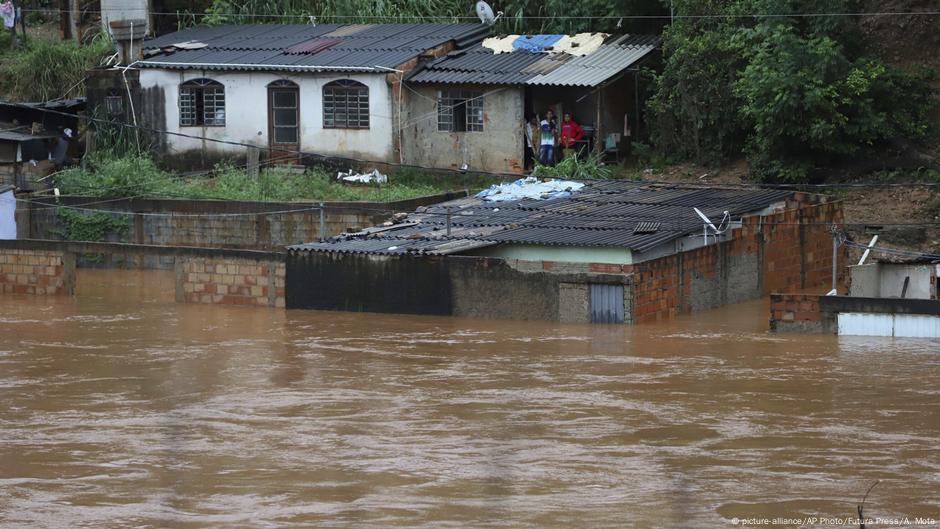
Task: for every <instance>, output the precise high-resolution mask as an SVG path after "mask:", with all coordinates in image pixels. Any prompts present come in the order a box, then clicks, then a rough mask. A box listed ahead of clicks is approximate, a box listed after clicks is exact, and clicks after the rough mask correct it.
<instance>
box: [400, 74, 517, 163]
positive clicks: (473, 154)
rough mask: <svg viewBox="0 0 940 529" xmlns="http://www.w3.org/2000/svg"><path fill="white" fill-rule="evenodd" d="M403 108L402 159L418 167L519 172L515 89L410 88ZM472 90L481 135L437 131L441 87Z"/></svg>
mask: <svg viewBox="0 0 940 529" xmlns="http://www.w3.org/2000/svg"><path fill="white" fill-rule="evenodd" d="M411 88H412V90H409V91H408V92H409V93H408V97H407V100H406V104H405V108H404V118H405V119H404V127H402V140H401V141H402V156H403V159H404V162H405V163H407V164H412V165H419V166H423V167H436V168H442V169H457V168H459V167H460V166H461V164H463V163H467V164H468V165H469V166H470V169H471V170H478V171H489V172H497V173H504V172H505V173H521V172H522V170H523V167H522V165H523V150H522V149H523V142H524V137H523V130H522V127H523V120H524V114H523V104H524V98H523V91H522V88H518V87H502V88H498V87H493V86H451V85H448V86H425V85H417V86H412V87H411ZM459 88H463V89H467V90H477V91H479V92H482V93H483V94H484V96H483V132H445V131H439V130H437V99H438V92H439V90H441V89H445V90H447V89H459Z"/></svg>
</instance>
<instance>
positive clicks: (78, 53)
mask: <svg viewBox="0 0 940 529" xmlns="http://www.w3.org/2000/svg"><path fill="white" fill-rule="evenodd" d="M5 33H6V32H5ZM6 38H7V39H9V35H6ZM20 38H21V42H20V44H21V46H22V48H21V49H17V50H11V49H10V48H9V41H8V40H7V41H6V42H7V44H6V46H5V47H4V45H3V42H0V49H6V53H5V54H4V55H3V56H2V57H0V93H2V94H4V95H3V97H4V98H5V99H11V100H14V101H48V100H50V99H57V98H69V97H77V96H80V95H82V94H83V93H84V90H85V86H84V82H83V81H84V79H85V71H86V70H88V69H89V68H91V67H93V66H97V65H98V64H99V63H100V61H101V60H102V59H103V58H104V57H105V56H107V55H108V54H110V53H112V46H111V41H110V40H109V39H107V38H106V37H103V36H98V37H95V38H94V39H92V41H91V42H90V43H88V44H86V45H84V46H78V45H77V44H75V43H74V42H72V41H54V40H46V39H39V38H31V39H27V40H25V42H24V41H22V36H21V37H20Z"/></svg>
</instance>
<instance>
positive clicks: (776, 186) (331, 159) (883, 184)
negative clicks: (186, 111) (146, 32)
mask: <svg viewBox="0 0 940 529" xmlns="http://www.w3.org/2000/svg"><path fill="white" fill-rule="evenodd" d="M4 104H6V105H10V106H16V107H21V108H27V109H30V110H38V111H41V112H47V113H51V114H58V115H63V116H68V117H73V118H78V119H85V120H87V121H91V122H96V123H104V124H108V125H111V126H120V127H124V128H129V129H138V130H143V131H146V132H150V133H153V134H163V135H167V136H178V137H183V138H189V139H197V140H203V141H209V142H214V143H220V144H223V145H233V146H236V147H245V148H252V149H259V150H263V151H271V150H275V149H273V148H272V147H271V146H269V145H255V144H250V143H243V142H237V141H231V140H222V139H218V138H210V137H208V136H199V135H195V134H186V133H183V132H173V131H168V130H160V129H155V128H152V127H146V126H143V125H133V124H130V123H125V122H120V121H112V120H107V119H102V118H95V117H91V116H85V115H80V114H75V113H71V112H63V111H60V110H53V109H48V108H37V107H32V106H28V105H24V104H22V103H13V102H5V103H4ZM409 121H410V120H409ZM276 150H277V152H279V153H286V154H291V155H300V156H308V157H311V158H315V159H318V160H321V161H326V162H342V163H352V164H363V165H368V164H373V165H374V164H379V165H385V166H389V167H400V168H413V169H421V170H426V171H432V172H438V173H442V172H446V173H452V174H453V173H456V174H461V175H463V174H467V173H469V174H477V175H490V176H499V177H506V178H514V179H515V178H519V177H520V176H521V175H520V174H519V173H510V172H501V171H482V170H478V169H477V170H469V171H461V170H459V169H450V168H442V167H427V166H423V165H417V164H407V163H396V162H389V161H384V160H367V159H360V158H350V157H345V156H335V155H326V154H321V153H314V152H309V151H301V150H285V149H280V148H278V149H276ZM265 163H272V160H270V159H269V160H268V161H266V162H265ZM241 165H242V164H238V166H239V167H241ZM246 166H247V164H246ZM585 180H590V179H589V178H588V179H585ZM643 182H644V183H648V184H658V185H673V186H684V187H689V188H696V187H701V188H714V187H716V186H715V185H714V184H711V183H708V182H670V181H666V180H644V181H643ZM718 185H720V186H721V187H725V188H732V189H733V188H738V189H754V188H757V189H784V190H793V191H799V190H802V189H839V188H880V187H884V188H892V187H896V188H916V187H937V186H940V182H916V181H915V182H853V183H829V184H774V183H761V182H753V183H750V182H741V183H729V184H718Z"/></svg>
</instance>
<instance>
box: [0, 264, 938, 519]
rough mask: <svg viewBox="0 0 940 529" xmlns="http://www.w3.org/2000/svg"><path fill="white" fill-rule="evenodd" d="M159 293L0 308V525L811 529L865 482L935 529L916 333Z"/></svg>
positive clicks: (160, 280)
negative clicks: (403, 311)
mask: <svg viewBox="0 0 940 529" xmlns="http://www.w3.org/2000/svg"><path fill="white" fill-rule="evenodd" d="M172 298H173V294H172V275H171V274H163V273H153V272H115V271H89V270H82V271H80V273H79V283H78V293H77V295H76V296H75V297H74V298H71V299H69V298H58V299H51V298H33V297H18V296H5V297H0V307H2V316H0V331H2V332H0V404H2V405H0V442H2V444H0V526H2V527H24V528H26V527H30V528H34V527H122V528H124V527H127V528H130V527H135V528H144V527H170V528H196V527H224V528H236V527H238V528H242V527H258V528H269V527H270V528H276V527H343V528H360V527H368V528H379V527H416V528H468V527H518V528H523V527H525V528H529V527H539V528H570V527H585V528H588V527H590V528H593V527H617V528H623V527H626V528H634V527H640V528H645V527H684V528H688V527H695V528H698V527H701V528H711V527H732V526H733V525H732V522H733V521H734V519H735V518H740V519H741V520H743V521H751V522H755V521H758V520H748V519H749V518H766V519H768V523H767V524H765V526H766V525H773V521H774V520H773V518H789V519H794V518H804V519H805V518H806V517H819V518H820V519H823V518H829V520H816V521H813V520H812V519H810V520H809V523H807V524H806V526H808V527H822V526H833V525H840V524H839V523H834V522H838V521H839V520H832V519H835V518H841V519H843V520H842V521H846V520H844V519H846V518H851V517H853V516H854V515H855V504H856V503H857V502H858V500H859V498H860V497H861V496H862V495H863V494H864V492H865V490H866V489H867V488H868V487H869V486H870V485H871V483H873V482H874V481H875V480H882V482H881V483H880V484H879V485H878V486H877V487H876V488H875V489H874V490H873V491H872V493H871V495H870V497H869V499H868V502H867V510H866V514H867V515H869V516H871V517H875V518H882V519H894V518H897V519H898V521H899V522H900V523H901V525H894V526H893V527H898V526H900V527H920V526H922V525H918V522H917V520H916V519H915V517H921V518H933V519H934V520H940V385H938V382H940V342H938V341H917V340H891V339H881V338H857V339H855V338H836V337H834V336H800V335H774V334H770V333H768V332H767V331H766V329H767V315H768V314H767V308H766V306H765V305H764V304H762V303H760V302H757V303H750V304H744V305H738V306H734V307H731V308H728V309H723V310H719V311H713V312H709V313H705V314H700V315H697V316H695V317H694V318H692V317H684V318H680V319H678V320H676V321H674V322H670V323H667V324H662V325H653V326H650V325H647V326H638V327H619V326H587V325H584V326H580V325H559V324H548V323H523V322H506V321H500V322H491V321H481V320H470V319H455V318H437V317H414V316H393V315H372V314H349V313H330V312H306V311H287V312H284V311H276V310H272V309H253V308H243V307H232V308H227V307H212V306H195V305H177V304H175V303H174V302H173V299H172ZM905 517H907V518H908V522H907V523H906V524H905V523H904V518H905ZM786 521H787V520H782V522H786ZM791 521H792V520H791ZM803 521H806V520H803ZM778 522H781V520H778ZM739 523H740V522H739ZM776 525H777V526H794V525H796V524H795V523H789V524H787V523H778V524H776ZM936 525H937V526H940V521H937V522H936ZM845 526H850V527H857V525H845ZM888 526H889V525H885V524H878V525H869V527H888Z"/></svg>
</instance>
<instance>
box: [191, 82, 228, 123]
mask: <svg viewBox="0 0 940 529" xmlns="http://www.w3.org/2000/svg"><path fill="white" fill-rule="evenodd" d="M180 126H181V127H203V126H205V127H224V126H225V87H224V86H223V85H222V83H220V82H218V81H213V80H211V79H193V80H192V81H186V82H185V83H183V84H182V85H180Z"/></svg>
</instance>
